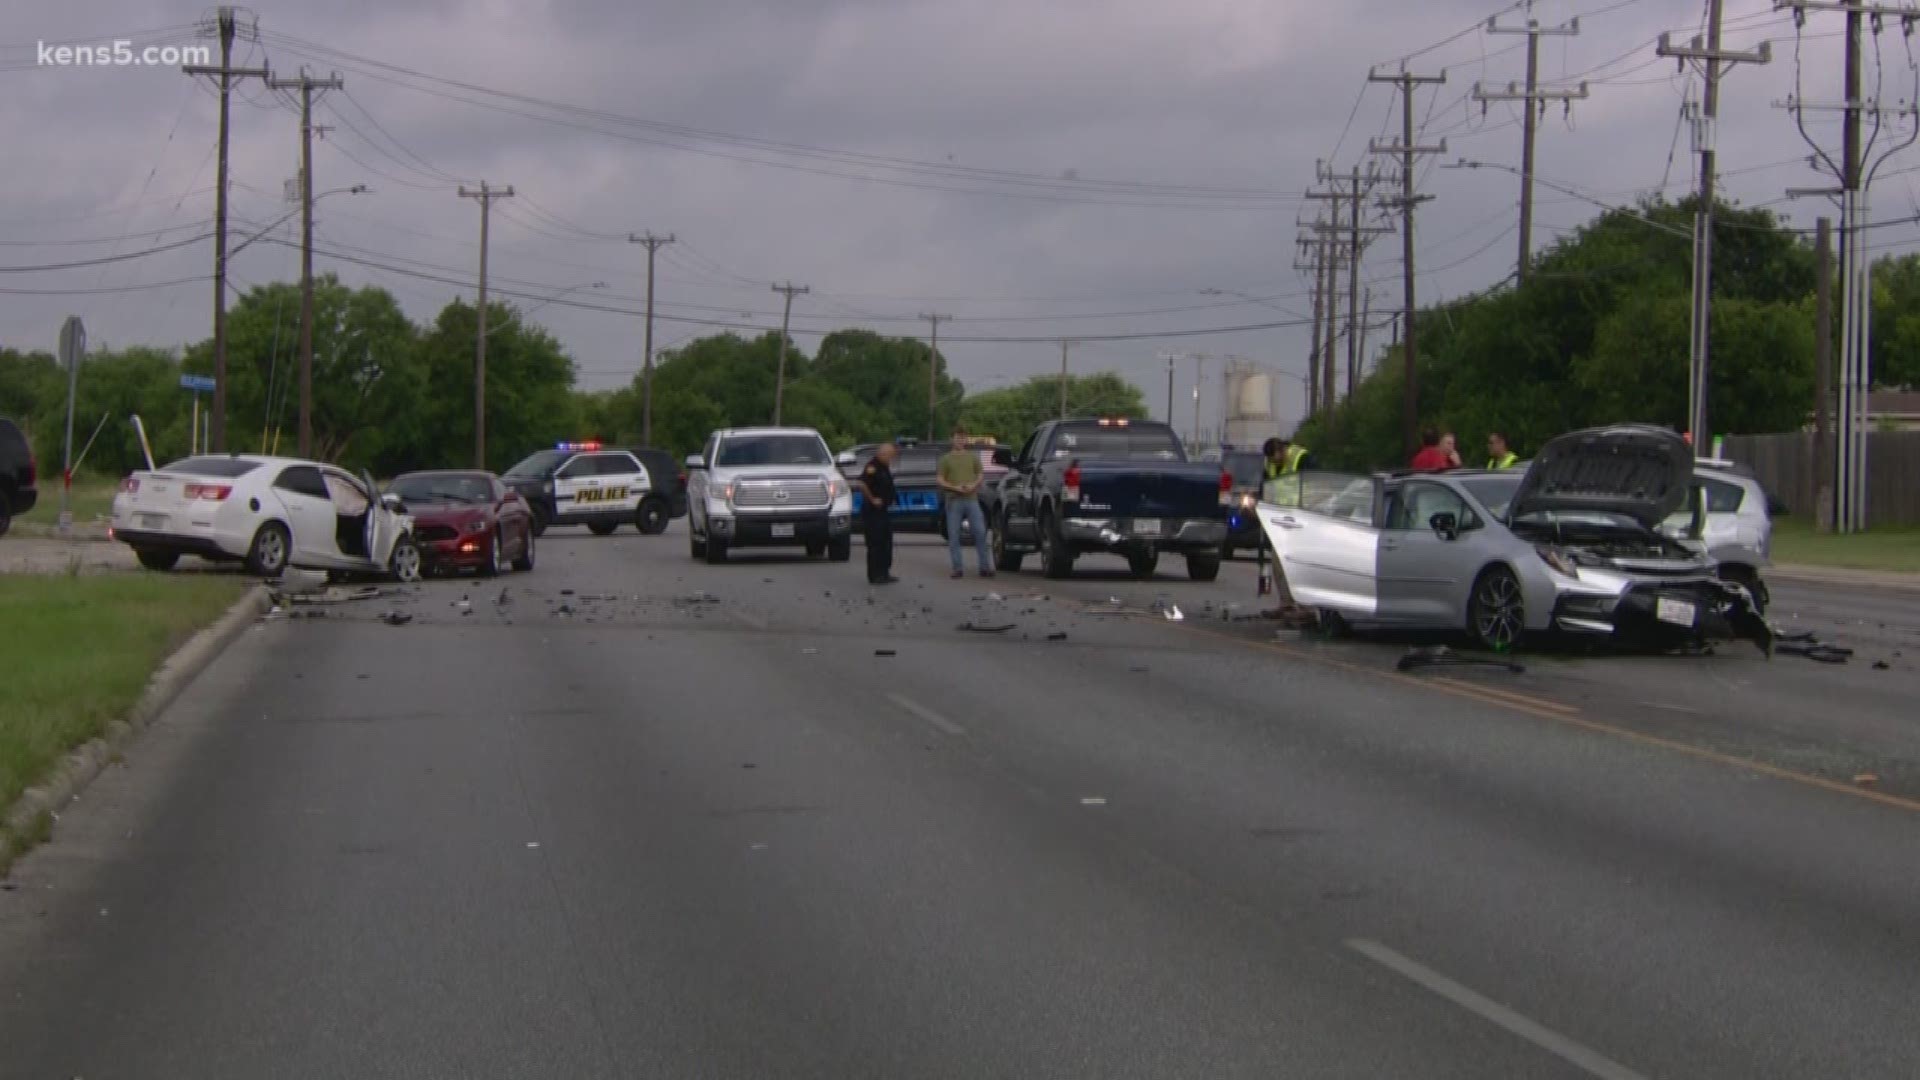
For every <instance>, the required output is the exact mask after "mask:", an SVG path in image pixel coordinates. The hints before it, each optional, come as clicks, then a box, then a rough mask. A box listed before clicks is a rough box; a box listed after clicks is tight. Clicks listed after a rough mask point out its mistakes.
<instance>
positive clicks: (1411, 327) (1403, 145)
mask: <svg viewBox="0 0 1920 1080" xmlns="http://www.w3.org/2000/svg"><path fill="white" fill-rule="evenodd" d="M1367 81H1368V82H1390V83H1395V84H1397V85H1398V86H1399V87H1400V142H1399V143H1398V144H1392V143H1389V144H1386V145H1381V144H1380V142H1379V140H1377V139H1376V140H1370V141H1369V142H1368V145H1367V149H1368V150H1369V151H1370V152H1372V153H1375V154H1399V155H1400V197H1399V198H1397V199H1385V200H1382V205H1384V206H1387V207H1389V208H1397V209H1399V211H1400V245H1401V257H1400V261H1401V266H1400V273H1401V286H1402V291H1403V292H1404V293H1405V294H1406V296H1405V300H1404V301H1403V305H1404V310H1403V311H1402V317H1403V318H1404V319H1405V320H1406V324H1405V326H1406V330H1405V333H1404V335H1403V339H1404V341H1405V342H1406V344H1405V345H1403V346H1402V347H1401V350H1400V354H1401V360H1402V362H1403V363H1404V364H1405V366H1406V372H1405V377H1404V381H1405V384H1406V385H1405V387H1404V391H1403V401H1402V405H1401V424H1402V427H1403V429H1404V430H1403V432H1402V442H1403V443H1404V445H1405V449H1406V452H1407V454H1408V455H1412V453H1413V451H1414V448H1415V447H1417V446H1418V445H1419V443H1420V383H1419V379H1420V365H1419V356H1420V347H1419V346H1420V339H1419V335H1418V334H1417V333H1416V326H1415V320H1414V291H1413V210H1414V207H1416V206H1418V205H1419V204H1420V203H1423V202H1425V201H1426V200H1428V199H1431V198H1433V196H1431V195H1415V194H1414V193H1413V159H1414V157H1415V156H1416V155H1418V154H1444V153H1446V152H1447V141H1446V140H1445V139H1441V140H1440V143H1439V145H1438V146H1419V145H1416V144H1415V143H1414V141H1413V88H1414V87H1416V86H1418V85H1420V84H1422V83H1433V84H1436V85H1437V84H1440V83H1444V82H1446V81H1447V76H1446V73H1445V72H1444V71H1443V72H1441V73H1440V74H1439V75H1415V74H1413V73H1412V72H1410V71H1407V70H1406V69H1405V68H1404V67H1402V68H1401V70H1400V73H1399V74H1397V75H1381V74H1380V73H1379V72H1375V71H1369V72H1367Z"/></svg>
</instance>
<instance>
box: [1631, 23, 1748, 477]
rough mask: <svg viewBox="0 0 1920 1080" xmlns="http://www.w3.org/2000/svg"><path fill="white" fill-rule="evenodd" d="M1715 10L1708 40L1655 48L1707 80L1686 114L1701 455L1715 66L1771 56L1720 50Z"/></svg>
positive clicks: (1691, 411) (1705, 435)
mask: <svg viewBox="0 0 1920 1080" xmlns="http://www.w3.org/2000/svg"><path fill="white" fill-rule="evenodd" d="M1720 7H1721V0H1707V37H1706V41H1705V42H1704V43H1702V41H1701V40H1700V39H1699V38H1697V37H1696V38H1694V39H1693V41H1692V43H1691V44H1688V45H1675V44H1673V43H1672V42H1671V41H1670V40H1669V36H1668V35H1667V34H1661V35H1660V44H1659V46H1658V47H1657V48H1656V49H1655V52H1656V53H1657V54H1658V55H1660V56H1670V57H1673V58H1674V60H1675V61H1676V62H1677V63H1678V64H1679V68H1680V70H1681V71H1685V70H1686V69H1687V61H1689V60H1698V61H1700V62H1701V64H1702V70H1701V74H1702V75H1703V77H1704V79H1705V82H1706V89H1705V92H1704V93H1703V94H1702V95H1701V97H1702V101H1701V107H1700V109H1699V111H1698V112H1694V113H1692V114H1691V116H1690V119H1691V120H1692V121H1693V123H1692V128H1693V152H1694V153H1696V154H1698V155H1700V189H1699V191H1698V193H1697V194H1696V196H1695V197H1696V198H1697V199H1698V200H1699V205H1698V206H1696V207H1694V211H1693V304H1692V307H1691V309H1690V316H1689V322H1690V323H1691V326H1690V327H1689V334H1688V349H1687V351H1688V362H1687V430H1688V431H1691V432H1692V433H1693V446H1694V450H1695V452H1702V451H1703V450H1704V449H1705V447H1707V446H1708V445H1709V444H1710V441H1711V439H1712V438H1713V428H1712V427H1711V424H1712V417H1710V416H1709V415H1708V411H1707V402H1708V399H1709V398H1710V397H1711V396H1712V395H1711V394H1710V393H1709V392H1708V390H1709V387H1710V386H1711V385H1712V383H1711V381H1710V378H1709V374H1708V371H1709V361H1708V354H1709V351H1710V348H1709V346H1710V340H1711V338H1712V332H1711V331H1712V322H1713V203H1714V188H1715V181H1714V145H1715V128H1716V126H1717V124H1718V120H1719V116H1720V65H1721V64H1737V63H1744V64H1764V63H1766V62H1767V61H1768V60H1769V59H1771V58H1772V55H1773V53H1772V48H1771V47H1770V46H1769V45H1768V44H1767V43H1766V42H1764V41H1763V42H1761V43H1760V48H1759V49H1758V50H1757V51H1754V52H1737V51H1731V50H1727V49H1722V48H1721V47H1720Z"/></svg>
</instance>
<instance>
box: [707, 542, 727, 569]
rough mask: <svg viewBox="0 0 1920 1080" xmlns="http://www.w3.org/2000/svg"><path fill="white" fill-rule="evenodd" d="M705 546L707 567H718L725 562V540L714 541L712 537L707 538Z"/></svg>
mask: <svg viewBox="0 0 1920 1080" xmlns="http://www.w3.org/2000/svg"><path fill="white" fill-rule="evenodd" d="M706 546H707V563H708V564H709V565H711V566H719V565H720V564H721V563H724V562H726V561H727V542H726V541H725V540H715V539H713V538H712V537H708V538H707V545H706Z"/></svg>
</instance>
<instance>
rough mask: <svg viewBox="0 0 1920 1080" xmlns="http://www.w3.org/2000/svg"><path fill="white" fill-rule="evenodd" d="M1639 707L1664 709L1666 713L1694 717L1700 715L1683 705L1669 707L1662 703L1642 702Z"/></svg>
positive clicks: (1697, 710) (1696, 710) (1698, 711)
mask: <svg viewBox="0 0 1920 1080" xmlns="http://www.w3.org/2000/svg"><path fill="white" fill-rule="evenodd" d="M1640 707H1641V708H1645V709H1665V710H1666V711H1668V712H1679V713H1692V714H1694V715H1696V716H1697V715H1699V713H1700V710H1699V709H1689V708H1687V707H1686V706H1685V705H1669V704H1667V703H1666V702H1664V701H1643V702H1641V703H1640Z"/></svg>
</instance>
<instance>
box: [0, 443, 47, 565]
mask: <svg viewBox="0 0 1920 1080" xmlns="http://www.w3.org/2000/svg"><path fill="white" fill-rule="evenodd" d="M36 471H37V463H36V462H35V461H34V460H33V447H32V446H31V445H30V444H28V442H27V437H26V436H25V435H24V434H22V433H21V431H20V425H18V424H16V423H14V422H13V421H11V420H7V419H4V418H0V536H5V535H7V530H8V529H10V528H12V527H13V515H15V514H24V513H26V512H27V511H29V510H31V509H33V505H34V503H36V502H39V501H40V489H39V488H38V487H36V486H35V483H36V481H35V479H34V474H35V472H36Z"/></svg>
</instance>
